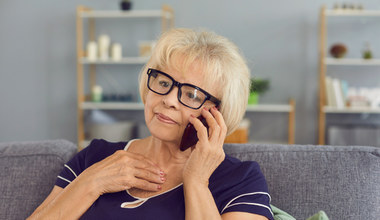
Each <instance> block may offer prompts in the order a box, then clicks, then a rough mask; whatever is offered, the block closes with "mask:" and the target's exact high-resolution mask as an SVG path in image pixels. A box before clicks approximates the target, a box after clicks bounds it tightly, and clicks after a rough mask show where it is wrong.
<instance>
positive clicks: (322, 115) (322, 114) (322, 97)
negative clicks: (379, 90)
mask: <svg viewBox="0 0 380 220" xmlns="http://www.w3.org/2000/svg"><path fill="white" fill-rule="evenodd" d="M338 16H343V17H380V10H328V9H326V6H322V8H321V11H320V45H319V46H320V47H319V55H320V57H319V111H318V144H320V145H324V144H325V136H326V130H325V129H326V114H358V113H359V114H362V113H367V114H378V113H380V108H370V107H364V108H363V107H351V108H350V107H345V108H337V107H331V106H327V105H326V104H327V98H326V90H325V88H326V85H325V78H326V68H327V66H333V65H336V66H339V65H340V66H379V65H380V59H369V60H365V59H361V58H342V59H335V58H330V57H327V56H326V48H327V45H326V42H327V18H328V17H338Z"/></svg>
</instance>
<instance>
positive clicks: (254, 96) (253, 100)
mask: <svg viewBox="0 0 380 220" xmlns="http://www.w3.org/2000/svg"><path fill="white" fill-rule="evenodd" d="M258 102H259V94H258V93H256V92H251V93H249V97H248V104H249V105H256V104H257V103H258Z"/></svg>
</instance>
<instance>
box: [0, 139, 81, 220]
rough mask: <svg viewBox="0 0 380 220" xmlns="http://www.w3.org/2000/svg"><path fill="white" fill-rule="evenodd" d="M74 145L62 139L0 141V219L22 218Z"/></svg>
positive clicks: (51, 183) (38, 201)
mask: <svg viewBox="0 0 380 220" xmlns="http://www.w3.org/2000/svg"><path fill="white" fill-rule="evenodd" d="M76 151H77V147H76V145H74V144H73V143H71V142H69V141H65V140H52V141H39V142H12V143H0V167H1V172H0V219H25V218H26V217H27V216H29V215H30V214H31V213H32V212H33V211H34V210H35V209H36V208H37V206H38V205H39V204H41V203H42V201H43V200H44V199H45V198H46V196H47V195H48V194H49V193H50V191H51V189H52V188H53V186H54V182H55V179H56V177H57V175H58V173H59V172H60V171H61V169H62V168H63V166H64V163H65V162H67V161H68V160H69V159H70V158H71V157H73V155H74V154H75V153H76Z"/></svg>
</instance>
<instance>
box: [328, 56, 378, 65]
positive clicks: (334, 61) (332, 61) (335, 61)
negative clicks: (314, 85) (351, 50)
mask: <svg viewBox="0 0 380 220" xmlns="http://www.w3.org/2000/svg"><path fill="white" fill-rule="evenodd" d="M324 63H325V64H326V65H346V66H349V65H358V66H380V59H368V60H366V59H360V58H356V59H355V58H330V57H326V58H325V59H324Z"/></svg>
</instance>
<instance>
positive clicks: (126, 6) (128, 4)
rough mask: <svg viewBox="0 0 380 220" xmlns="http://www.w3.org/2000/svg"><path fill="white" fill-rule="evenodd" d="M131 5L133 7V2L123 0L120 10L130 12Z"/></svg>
mask: <svg viewBox="0 0 380 220" xmlns="http://www.w3.org/2000/svg"><path fill="white" fill-rule="evenodd" d="M131 5H132V2H130V1H125V0H122V1H121V2H120V8H121V10H123V11H128V10H130V9H131Z"/></svg>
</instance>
